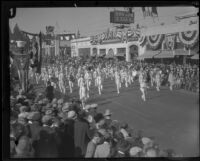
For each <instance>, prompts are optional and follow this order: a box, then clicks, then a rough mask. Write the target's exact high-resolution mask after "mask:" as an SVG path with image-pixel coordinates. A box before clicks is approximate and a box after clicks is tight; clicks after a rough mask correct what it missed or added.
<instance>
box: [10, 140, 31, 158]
mask: <svg viewBox="0 0 200 161" xmlns="http://www.w3.org/2000/svg"><path fill="white" fill-rule="evenodd" d="M15 152H16V154H15V155H14V158H32V157H34V149H33V147H32V145H31V140H30V138H29V137H27V136H22V137H20V139H19V142H18V144H17V146H16V147H15Z"/></svg>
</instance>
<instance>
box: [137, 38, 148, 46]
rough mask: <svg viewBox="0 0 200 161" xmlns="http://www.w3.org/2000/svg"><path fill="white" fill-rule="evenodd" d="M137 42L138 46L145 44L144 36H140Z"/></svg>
mask: <svg viewBox="0 0 200 161" xmlns="http://www.w3.org/2000/svg"><path fill="white" fill-rule="evenodd" d="M138 42H139V44H140V46H144V45H145V44H146V36H140V38H139V40H138Z"/></svg>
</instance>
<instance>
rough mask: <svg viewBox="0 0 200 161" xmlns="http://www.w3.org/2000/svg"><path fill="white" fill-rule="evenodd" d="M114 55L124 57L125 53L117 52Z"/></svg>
mask: <svg viewBox="0 0 200 161" xmlns="http://www.w3.org/2000/svg"><path fill="white" fill-rule="evenodd" d="M115 56H117V57H124V56H125V53H117V54H116V55H115Z"/></svg>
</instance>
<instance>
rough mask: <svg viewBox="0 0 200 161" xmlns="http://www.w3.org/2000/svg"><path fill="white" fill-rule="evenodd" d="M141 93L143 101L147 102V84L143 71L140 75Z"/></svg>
mask: <svg viewBox="0 0 200 161" xmlns="http://www.w3.org/2000/svg"><path fill="white" fill-rule="evenodd" d="M139 83H140V91H141V92H142V99H143V100H144V101H146V92H147V84H146V79H145V73H144V71H143V70H141V71H140V74H139Z"/></svg>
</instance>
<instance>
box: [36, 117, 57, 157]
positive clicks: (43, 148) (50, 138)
mask: <svg viewBox="0 0 200 161" xmlns="http://www.w3.org/2000/svg"><path fill="white" fill-rule="evenodd" d="M42 123H43V127H42V128H41V130H40V134H39V140H38V142H37V146H36V157H38V158H55V157H58V143H59V140H58V139H59V138H57V135H56V132H55V130H54V129H53V128H51V125H52V117H51V116H49V115H45V116H43V117H42Z"/></svg>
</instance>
